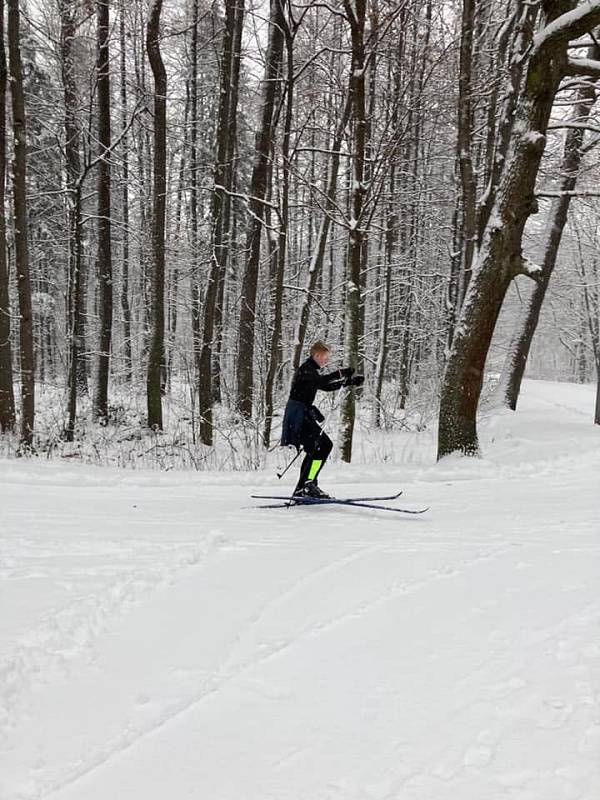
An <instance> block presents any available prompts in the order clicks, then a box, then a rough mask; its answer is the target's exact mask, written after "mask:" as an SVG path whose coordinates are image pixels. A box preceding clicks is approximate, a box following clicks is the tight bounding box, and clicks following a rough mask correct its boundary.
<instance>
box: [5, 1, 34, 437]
mask: <svg viewBox="0 0 600 800" xmlns="http://www.w3.org/2000/svg"><path fill="white" fill-rule="evenodd" d="M8 53H9V73H10V90H11V98H12V115H13V136H14V165H13V201H14V209H15V220H14V222H15V231H14V237H15V254H16V272H17V288H18V295H19V352H20V357H21V441H22V443H23V445H25V447H31V446H32V444H33V430H34V417H35V379H34V354H33V327H32V308H31V283H30V277H29V242H28V222H27V124H26V119H25V98H24V94H23V67H22V63H21V48H20V12H19V2H18V0H8Z"/></svg>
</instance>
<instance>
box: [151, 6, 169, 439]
mask: <svg viewBox="0 0 600 800" xmlns="http://www.w3.org/2000/svg"><path fill="white" fill-rule="evenodd" d="M161 11H162V0H154V3H153V5H152V8H151V11H150V19H149V21H148V33H147V37H146V47H147V51H148V59H149V61H150V66H151V67H152V74H153V75H154V184H153V202H152V265H153V270H152V335H151V340H150V353H149V357H148V379H147V384H146V389H147V400H148V426H149V427H150V428H154V429H158V430H162V427H163V419H162V398H161V394H162V385H161V379H162V373H163V368H164V338H165V297H164V295H165V209H166V205H165V201H166V168H167V73H166V70H165V66H164V63H163V60H162V56H161V53H160V44H159V36H160V15H161Z"/></svg>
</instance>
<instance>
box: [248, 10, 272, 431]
mask: <svg viewBox="0 0 600 800" xmlns="http://www.w3.org/2000/svg"><path fill="white" fill-rule="evenodd" d="M281 16H282V9H281V4H280V2H279V0H271V10H270V17H269V45H268V48H267V61H266V64H265V74H264V79H263V88H262V109H261V118H260V128H259V130H258V131H257V134H256V141H255V151H256V152H255V158H254V165H253V169H252V179H251V181H250V190H249V200H248V211H249V220H248V228H247V234H246V249H247V256H246V262H245V265H244V275H243V279H242V293H241V298H240V326H239V346H238V358H237V403H238V408H239V410H240V411H241V413H242V414H243V415H244V416H245V417H251V416H252V409H253V386H254V337H255V322H256V319H255V318H256V294H257V289H258V273H259V265H260V250H261V238H262V230H263V225H264V217H265V207H264V204H265V202H266V196H267V185H268V173H269V170H270V169H271V168H272V165H271V156H270V154H271V149H272V145H273V136H274V108H275V98H276V92H277V88H278V85H279V81H280V78H281V62H282V56H283V22H282V19H281Z"/></svg>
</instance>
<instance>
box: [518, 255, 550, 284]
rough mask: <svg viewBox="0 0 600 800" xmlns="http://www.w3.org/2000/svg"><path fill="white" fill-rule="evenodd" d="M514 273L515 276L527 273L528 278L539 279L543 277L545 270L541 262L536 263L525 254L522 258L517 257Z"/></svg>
mask: <svg viewBox="0 0 600 800" xmlns="http://www.w3.org/2000/svg"><path fill="white" fill-rule="evenodd" d="M514 274H515V276H517V275H526V276H527V277H528V278H531V279H532V280H534V281H538V280H539V279H540V278H541V277H542V274H543V270H542V267H540V265H539V264H536V263H535V262H533V261H531V260H530V259H529V258H526V257H525V256H521V257H520V258H517V259H515V262H514Z"/></svg>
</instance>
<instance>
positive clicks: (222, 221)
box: [198, 0, 244, 445]
mask: <svg viewBox="0 0 600 800" xmlns="http://www.w3.org/2000/svg"><path fill="white" fill-rule="evenodd" d="M243 21H244V0H227V2H226V4H225V28H224V30H223V57H222V59H221V76H220V94H219V106H218V117H217V131H216V153H215V185H214V190H213V197H212V208H211V214H212V225H211V231H212V261H211V266H210V272H209V277H208V283H207V286H206V296H205V301H204V321H203V332H202V348H201V351H200V369H199V374H198V408H199V413H200V441H202V442H203V443H204V444H208V445H212V444H213V415H212V404H213V400H214V387H213V374H214V371H213V354H214V342H213V337H214V331H215V324H216V321H217V320H216V313H217V308H218V300H219V286H220V285H221V283H222V281H223V280H224V277H225V269H226V267H227V260H228V239H229V228H230V220H231V195H230V192H231V188H232V181H233V164H232V160H233V148H234V143H235V136H236V121H237V104H238V87H239V77H240V58H241V54H240V52H239V48H240V40H241V32H242V27H243Z"/></svg>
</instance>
